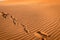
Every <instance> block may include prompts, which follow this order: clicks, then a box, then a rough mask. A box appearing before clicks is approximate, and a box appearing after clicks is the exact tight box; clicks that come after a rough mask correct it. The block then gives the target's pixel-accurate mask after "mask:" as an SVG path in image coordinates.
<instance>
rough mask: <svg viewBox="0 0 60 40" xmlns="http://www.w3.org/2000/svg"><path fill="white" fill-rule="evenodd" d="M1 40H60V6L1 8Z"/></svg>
mask: <svg viewBox="0 0 60 40" xmlns="http://www.w3.org/2000/svg"><path fill="white" fill-rule="evenodd" d="M0 40H60V5H55V4H54V5H48V4H47V5H40V4H38V5H37V4H35V5H33V4H32V5H17V6H16V5H14V6H13V5H12V6H0Z"/></svg>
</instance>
